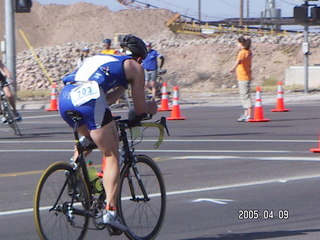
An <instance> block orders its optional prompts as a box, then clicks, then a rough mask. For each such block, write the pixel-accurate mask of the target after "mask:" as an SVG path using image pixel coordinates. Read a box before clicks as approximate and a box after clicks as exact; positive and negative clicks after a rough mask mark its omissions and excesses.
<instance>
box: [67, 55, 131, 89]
mask: <svg viewBox="0 0 320 240" xmlns="http://www.w3.org/2000/svg"><path fill="white" fill-rule="evenodd" d="M129 58H131V57H129V56H115V55H106V54H100V55H95V56H93V57H89V58H87V59H86V61H85V62H84V63H83V64H82V65H81V66H80V68H78V69H76V70H75V71H74V72H72V73H70V74H68V75H66V76H65V77H64V78H63V79H62V80H63V82H64V84H66V83H75V82H85V81H96V82H98V84H99V86H100V87H101V88H102V89H103V90H104V91H105V92H107V91H109V90H110V89H112V88H114V87H116V86H123V87H125V88H127V86H128V82H127V79H126V76H125V74H124V70H123V62H124V61H125V60H126V59H129Z"/></svg>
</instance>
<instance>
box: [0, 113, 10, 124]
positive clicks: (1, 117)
mask: <svg viewBox="0 0 320 240" xmlns="http://www.w3.org/2000/svg"><path fill="white" fill-rule="evenodd" d="M0 121H1V122H2V123H8V122H7V119H6V118H5V117H4V116H3V115H0Z"/></svg>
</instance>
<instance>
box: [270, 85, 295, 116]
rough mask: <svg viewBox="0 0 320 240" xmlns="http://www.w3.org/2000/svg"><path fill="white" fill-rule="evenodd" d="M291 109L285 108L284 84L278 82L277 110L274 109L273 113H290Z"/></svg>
mask: <svg viewBox="0 0 320 240" xmlns="http://www.w3.org/2000/svg"><path fill="white" fill-rule="evenodd" d="M289 111H290V109H286V108H284V100H283V90H282V82H281V81H280V82H278V97H277V106H276V108H275V109H272V110H271V112H289Z"/></svg>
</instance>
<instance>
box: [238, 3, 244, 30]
mask: <svg viewBox="0 0 320 240" xmlns="http://www.w3.org/2000/svg"><path fill="white" fill-rule="evenodd" d="M239 19H240V21H239V25H240V26H242V25H243V0H240V18H239Z"/></svg>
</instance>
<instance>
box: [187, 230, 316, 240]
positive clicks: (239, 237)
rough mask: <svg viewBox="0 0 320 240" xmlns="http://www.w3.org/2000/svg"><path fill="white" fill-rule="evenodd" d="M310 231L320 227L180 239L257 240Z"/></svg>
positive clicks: (302, 233) (297, 234) (303, 233)
mask: <svg viewBox="0 0 320 240" xmlns="http://www.w3.org/2000/svg"><path fill="white" fill-rule="evenodd" d="M311 232H320V229H304V230H293V231H274V232H252V233H231V234H221V235H219V236H218V237H199V238H184V239H181V240H259V239H272V238H279V237H294V236H306V235H307V233H311ZM301 239H305V238H301ZM306 239H307V238H306Z"/></svg>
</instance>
